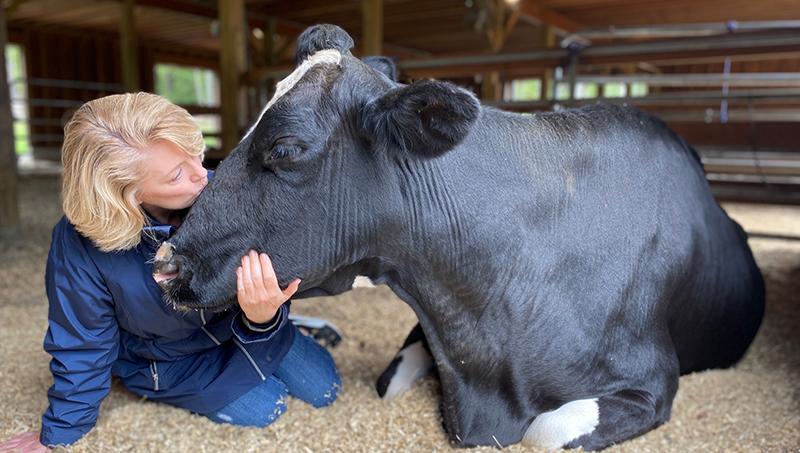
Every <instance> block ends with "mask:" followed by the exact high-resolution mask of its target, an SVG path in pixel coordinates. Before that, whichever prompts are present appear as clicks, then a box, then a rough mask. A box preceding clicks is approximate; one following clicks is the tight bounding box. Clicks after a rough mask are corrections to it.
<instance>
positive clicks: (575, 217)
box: [453, 105, 764, 373]
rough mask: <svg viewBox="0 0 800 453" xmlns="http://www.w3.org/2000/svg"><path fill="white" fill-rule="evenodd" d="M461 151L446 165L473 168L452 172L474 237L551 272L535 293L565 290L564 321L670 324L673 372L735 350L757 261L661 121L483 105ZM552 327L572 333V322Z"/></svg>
mask: <svg viewBox="0 0 800 453" xmlns="http://www.w3.org/2000/svg"><path fill="white" fill-rule="evenodd" d="M459 152H460V153H463V155H462V156H460V157H459V158H458V160H457V161H456V162H457V163H455V164H454V168H453V170H454V171H456V172H458V171H465V172H471V173H472V174H473V177H471V178H470V177H467V176H464V177H461V178H458V177H457V178H456V179H460V180H461V183H462V184H463V186H462V187H461V188H459V189H457V190H459V191H462V193H466V192H469V191H470V190H473V191H474V193H473V194H472V196H470V197H466V198H467V199H468V200H467V199H465V198H462V200H463V201H464V203H469V204H471V206H470V208H471V210H472V215H474V216H475V217H476V218H478V219H481V222H478V223H477V225H478V226H477V228H478V229H480V228H485V230H483V232H482V233H483V236H482V237H481V238H480V242H483V243H492V242H493V241H494V244H493V245H492V247H495V248H496V249H497V248H502V249H507V250H519V251H520V254H522V255H525V257H523V258H522V260H525V259H528V260H529V262H528V263H527V264H526V263H525V262H520V260H519V259H518V260H516V263H518V265H519V266H520V269H523V270H524V269H526V266H527V272H522V273H521V278H523V279H525V278H534V279H536V280H537V281H539V283H540V285H541V286H547V285H551V286H556V285H558V288H555V289H552V290H549V291H544V290H541V289H537V290H536V291H537V294H536V296H535V302H536V303H539V304H540V305H541V304H544V305H545V307H546V305H547V304H548V303H549V302H548V301H544V300H543V299H544V298H545V297H547V296H546V295H545V294H549V295H551V296H552V295H553V294H555V295H556V296H555V297H553V299H559V298H561V299H563V298H568V299H571V300H573V301H574V302H575V303H576V304H579V305H578V310H577V311H576V313H575V315H574V316H575V317H576V318H577V319H574V320H568V321H566V322H569V323H574V327H576V328H577V327H578V326H582V325H586V324H587V322H589V323H590V321H589V320H591V319H610V318H615V319H618V320H619V321H620V322H623V323H626V324H629V325H631V326H633V327H634V328H637V327H638V328H642V329H647V328H653V327H654V326H653V324H654V323H655V324H656V326H655V327H656V328H657V325H659V324H660V325H663V326H667V327H668V329H669V334H670V335H671V337H672V341H673V343H674V345H675V348H676V351H677V353H678V358H679V361H680V364H681V372H682V373H685V372H689V371H693V370H699V369H705V368H711V367H720V366H729V365H731V364H732V363H733V362H735V361H736V360H738V359H739V358H740V357H741V355H742V354H743V353H744V351H745V350H746V348H747V346H748V345H749V344H750V342H751V341H752V338H753V337H754V335H755V332H756V330H757V329H758V326H759V324H760V321H761V317H762V314H763V305H764V300H763V299H764V295H763V293H764V290H763V281H762V278H761V274H760V272H759V270H758V268H757V267H756V265H755V262H754V260H753V257H752V254H751V252H750V249H749V247H748V246H747V241H746V236H745V234H744V232H743V231H742V230H741V228H740V227H739V225H737V224H736V223H735V222H734V221H733V220H731V219H730V218H729V217H728V216H727V214H726V213H725V212H724V211H723V210H722V209H721V208H720V206H719V204H718V203H717V202H716V200H714V198H713V196H712V194H711V192H710V189H709V187H708V183H707V181H706V179H705V175H704V172H703V170H702V165H701V164H700V160H699V158H698V157H697V155H696V153H695V152H694V151H693V150H692V149H691V148H690V147H688V146H687V145H686V144H685V143H684V142H683V140H681V139H680V138H679V137H678V136H677V135H675V134H674V133H673V132H672V131H670V130H669V129H668V128H667V127H666V126H665V125H664V124H663V123H662V122H661V121H660V120H657V119H655V118H653V117H651V116H649V115H647V114H645V113H643V112H641V111H638V110H634V109H629V108H622V107H616V106H604V105H597V106H592V107H588V108H583V109H579V110H573V111H567V112H563V113H547V114H538V115H532V116H523V115H509V114H507V113H503V112H499V111H494V110H491V109H487V110H486V111H484V114H483V116H482V118H481V119H480V120H479V122H478V124H477V125H476V133H475V134H473V135H471V136H470V137H468V139H467V141H465V143H464V145H462V147H460V148H459V149H457V150H455V151H454V153H459ZM475 162H479V164H475ZM465 166H466V167H468V168H467V169H466V170H465V169H464V167H465ZM475 174H477V175H478V176H477V177H475V176H474V175H475ZM482 179H483V180H485V181H486V183H485V184H476V182H477V181H481V180H482ZM476 180H477V181H476ZM453 182H454V183H456V184H458V181H455V180H454V181H453ZM475 187H479V189H477V190H476V189H475ZM510 194H513V195H511V196H510ZM498 214H499V215H498ZM490 217H494V218H495V219H497V218H499V219H501V222H502V225H503V228H504V229H505V233H504V234H503V235H496V234H493V233H492V231H494V230H497V224H496V223H497V221H494V222H493V221H492V220H491V219H490ZM481 225H483V226H481ZM509 228H510V229H513V230H514V231H510V230H509ZM482 233H481V231H478V232H476V233H475V234H478V235H480V234H482ZM520 235H527V238H525V240H524V241H522V242H520V241H519V237H520ZM489 236H491V239H489V240H486V239H487V238H488V237H489ZM504 238H507V239H504ZM505 256H507V255H506V254H504V255H503V257H505ZM503 257H501V259H504V258H503ZM499 266H502V264H499ZM564 273H570V274H572V275H567V276H566V277H565V278H563V281H562V282H560V283H559V282H555V281H557V280H559V279H560V278H561V277H558V276H559V275H560V276H563V275H564ZM526 274H527V275H526ZM543 278H544V279H549V280H545V281H542V279H543ZM550 281H554V283H552V284H551V283H550ZM525 284H526V285H528V284H529V283H528V282H526V283H525ZM510 292H512V293H513V291H510ZM626 298H627V300H626ZM598 299H599V300H598ZM531 303H533V302H531ZM553 303H555V302H553ZM552 308H553V309H561V307H555V306H554V307H552ZM519 309H520V314H521V315H522V313H523V312H525V310H527V309H528V308H526V307H524V306H520V307H519ZM540 309H542V308H540ZM543 310H547V308H543ZM538 327H539V328H541V327H542V326H538ZM561 327H562V329H561V330H562V332H566V335H568V334H569V332H570V331H571V327H573V326H561ZM531 328H534V327H531ZM565 339H566V338H565ZM597 340H598V341H599V340H600V339H599V337H598V338H597ZM605 340H606V339H605V338H604V341H605ZM627 341H630V338H625V337H620V338H618V342H619V345H618V346H622V345H624V344H625V342H627ZM610 347H613V346H610Z"/></svg>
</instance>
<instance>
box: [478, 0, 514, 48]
mask: <svg viewBox="0 0 800 453" xmlns="http://www.w3.org/2000/svg"><path fill="white" fill-rule="evenodd" d="M486 11H487V13H488V15H489V20H488V21H487V22H488V26H487V27H488V28H487V30H486V35H487V37H488V38H489V44H490V45H491V47H492V52H500V51H501V50H502V49H503V45H504V44H505V43H506V38H508V35H510V34H511V32H512V31H514V27H516V25H517V22H518V21H519V16H520V12H519V9H518V8H511V7H510V6H508V4H507V3H506V0H493V3H489V4H488V5H487V8H486Z"/></svg>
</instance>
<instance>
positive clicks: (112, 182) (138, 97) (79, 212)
mask: <svg viewBox="0 0 800 453" xmlns="http://www.w3.org/2000/svg"><path fill="white" fill-rule="evenodd" d="M162 140H166V141H169V142H172V143H174V144H175V145H176V146H178V147H179V148H180V149H182V150H183V151H185V152H186V153H187V154H190V155H192V156H198V155H199V156H202V155H203V153H204V151H205V144H204V142H203V135H202V134H201V132H200V128H199V127H198V126H197V124H196V123H195V122H194V119H193V118H192V116H191V115H190V114H189V112H187V111H186V110H185V109H183V108H181V107H178V106H177V105H175V104H173V103H171V102H169V101H168V100H166V99H164V98H163V97H161V96H158V95H155V94H151V93H128V94H115V95H112V96H106V97H102V98H99V99H95V100H93V101H89V102H87V103H85V104H83V105H82V106H81V107H80V108H79V109H78V110H77V111H76V112H75V114H74V115H73V116H72V118H71V119H70V120H69V122H68V123H67V125H66V126H65V127H64V145H63V147H62V155H61V160H62V163H63V165H64V176H63V182H62V195H63V208H64V214H66V216H67V219H69V221H70V222H71V223H72V224H73V225H75V228H76V229H77V230H78V231H79V232H80V233H81V234H83V235H84V236H86V237H87V238H89V239H91V240H92V242H94V244H95V245H96V246H97V247H98V248H99V249H100V250H102V251H104V252H110V251H116V250H127V249H131V248H133V247H136V246H137V245H138V244H139V242H140V241H141V232H142V228H143V227H144V226H145V225H146V224H147V217H146V216H145V213H144V211H143V210H142V208H141V206H140V204H139V202H138V201H137V199H136V195H137V191H138V183H139V181H140V178H141V175H140V173H139V163H140V162H141V160H142V159H143V158H144V153H143V152H142V150H144V149H146V148H148V147H149V146H152V145H153V144H154V143H156V142H159V141H162Z"/></svg>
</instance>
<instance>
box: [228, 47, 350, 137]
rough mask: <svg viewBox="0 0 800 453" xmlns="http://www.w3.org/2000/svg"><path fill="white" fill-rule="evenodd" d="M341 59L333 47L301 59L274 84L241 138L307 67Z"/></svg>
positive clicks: (334, 62) (339, 61)
mask: <svg viewBox="0 0 800 453" xmlns="http://www.w3.org/2000/svg"><path fill="white" fill-rule="evenodd" d="M341 61H342V54H341V53H340V52H339V51H338V50H335V49H325V50H320V51H317V52H316V53H314V54H313V55H310V56H309V57H308V58H306V59H305V61H303V62H302V63H301V64H300V66H298V67H297V68H296V69H295V70H294V71H293V72H292V73H291V74H289V75H288V76H286V77H285V78H284V79H283V80H281V81H280V82H278V84H277V85H276V86H275V94H274V95H273V96H272V99H270V100H269V102H267V105H266V106H265V107H264V110H262V111H261V113H260V114H259V115H258V119H257V120H256V122H255V123H253V125H252V126H250V130H248V131H247V133H246V134H244V138H242V140H244V139H245V138H247V136H248V135H250V134H251V133H252V132H253V129H255V128H256V126H257V125H258V123H259V122H260V121H261V117H263V116H264V113H266V111H267V110H269V108H270V107H272V104H274V103H275V102H277V101H278V99H280V98H281V96H283V95H284V94H286V93H288V92H289V90H291V89H292V88H293V87H294V86H295V85H296V84H297V82H299V81H300V79H302V78H303V76H304V75H305V74H306V72H308V70H309V69H311V68H312V67H314V66H316V65H318V64H325V63H329V64H336V65H338V64H339V63H341Z"/></svg>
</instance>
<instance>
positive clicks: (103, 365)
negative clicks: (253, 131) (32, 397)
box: [0, 93, 340, 451]
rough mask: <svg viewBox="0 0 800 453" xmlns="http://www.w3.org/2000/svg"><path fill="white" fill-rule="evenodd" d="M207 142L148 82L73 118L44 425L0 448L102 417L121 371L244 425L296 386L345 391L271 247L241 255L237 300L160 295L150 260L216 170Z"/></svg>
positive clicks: (53, 280)
mask: <svg viewBox="0 0 800 453" xmlns="http://www.w3.org/2000/svg"><path fill="white" fill-rule="evenodd" d="M203 152H204V143H203V138H202V135H201V133H200V130H199V129H198V127H197V126H196V124H195V123H194V121H193V120H192V118H191V116H190V115H189V113H188V112H186V110H184V109H182V108H180V107H177V106H176V105H174V104H172V103H170V102H169V101H167V100H165V99H164V98H161V97H159V96H156V95H153V94H148V93H135V94H121V95H113V96H107V97H104V98H100V99H96V100H94V101H91V102H88V103H86V104H84V105H83V106H82V107H81V108H79V109H78V110H77V112H76V113H75V115H74V116H73V117H72V119H71V120H70V122H69V123H68V124H67V125H66V127H65V130H64V145H63V163H64V176H63V191H62V195H63V208H64V213H65V217H64V218H62V219H61V221H60V222H58V224H57V225H56V226H55V228H54V230H53V237H52V243H51V245H50V253H49V256H48V260H47V270H46V273H45V281H46V287H47V296H48V299H49V302H50V309H49V320H48V321H49V324H48V330H47V334H46V337H45V341H44V347H45V350H46V351H47V352H48V353H50V354H51V355H52V357H53V359H52V361H51V363H50V369H51V371H52V374H53V378H54V384H53V386H52V387H51V388H50V390H49V391H48V397H49V403H50V404H49V407H48V408H47V411H46V412H45V414H44V415H43V417H42V429H41V432H40V433H39V435H38V436H36V435H35V434H32V433H26V434H23V435H18V436H16V437H15V438H13V439H11V440H10V441H8V442H6V443H5V444H3V445H0V450H2V449H5V448H23V450H25V451H28V450H33V449H35V448H39V449H40V450H44V448H45V447H43V446H48V447H52V446H54V445H61V444H64V445H65V444H71V443H73V442H75V441H77V440H78V439H79V438H81V437H82V436H83V435H84V434H85V433H87V432H88V431H89V430H90V429H91V428H92V427H93V426H94V424H95V421H96V419H97V415H98V410H99V407H100V402H101V401H102V399H103V398H104V397H105V396H106V395H107V394H108V391H109V389H110V384H111V376H112V375H114V376H118V377H120V378H121V381H122V383H123V384H124V385H125V386H126V387H127V388H128V389H129V390H130V391H132V392H133V393H135V394H137V395H140V396H144V397H147V398H148V399H151V400H155V401H161V402H165V403H168V404H172V405H175V406H178V407H183V408H186V409H189V410H191V411H193V412H196V413H199V414H203V415H205V416H206V417H208V418H210V419H211V420H214V421H216V422H220V423H231V424H236V425H245V426H266V425H269V424H270V423H272V422H273V421H275V420H276V419H277V418H278V417H279V416H280V415H281V414H282V413H283V412H284V411H285V410H286V396H287V395H292V396H294V397H297V398H299V399H301V400H303V401H306V402H307V403H310V404H312V405H314V406H315V407H322V406H326V405H328V404H331V403H332V402H333V401H334V400H335V399H336V396H337V393H338V390H339V388H340V379H339V376H338V374H337V371H336V368H335V365H334V363H333V360H332V358H331V356H330V354H329V353H328V352H327V351H326V350H325V349H324V348H323V347H321V346H320V345H318V344H317V343H316V342H315V341H314V340H313V339H311V338H309V337H308V336H306V335H303V334H300V333H298V331H297V328H296V327H295V326H294V325H293V324H292V323H291V322H287V316H288V313H289V305H290V304H289V303H288V301H289V298H291V297H292V295H293V294H294V293H295V291H297V288H298V286H299V284H300V280H298V279H295V280H294V281H292V283H290V284H289V286H288V287H287V288H286V289H284V290H281V288H280V287H279V286H278V282H277V279H276V277H275V273H274V271H273V269H272V265H271V264H270V260H269V257H268V256H267V255H265V254H263V253H262V254H258V253H256V252H255V251H251V252H250V253H249V254H247V255H245V256H244V257H242V260H241V266H240V267H239V268H238V269H237V272H236V279H237V299H238V303H239V308H238V309H236V310H229V311H224V312H221V313H210V312H205V311H204V310H199V311H185V310H184V311H182V310H181V309H179V308H175V307H172V306H167V305H166V304H165V303H163V301H162V299H161V293H160V290H159V287H158V285H157V284H156V282H155V281H154V280H153V278H152V265H151V264H150V263H151V260H152V258H153V256H154V254H155V250H156V249H157V247H158V244H159V242H160V241H162V240H164V239H166V238H168V237H169V236H170V235H171V234H172V233H173V232H174V231H175V229H176V228H178V227H179V226H180V223H181V220H182V218H183V216H184V215H185V213H186V211H187V210H188V208H189V207H190V206H191V205H192V203H193V202H194V201H195V199H196V198H197V197H198V195H199V194H200V191H202V190H203V188H204V187H205V185H206V184H207V182H208V177H211V176H212V174H210V173H208V172H207V171H206V170H205V169H204V168H203V166H202V158H203ZM231 278H233V276H231Z"/></svg>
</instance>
